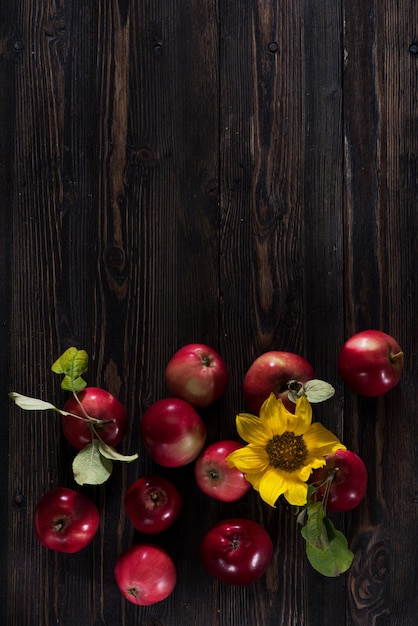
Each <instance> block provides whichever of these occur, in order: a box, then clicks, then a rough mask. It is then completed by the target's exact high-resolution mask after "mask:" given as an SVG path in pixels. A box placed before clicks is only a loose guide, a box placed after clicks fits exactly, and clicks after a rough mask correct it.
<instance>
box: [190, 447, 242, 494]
mask: <svg viewBox="0 0 418 626" xmlns="http://www.w3.org/2000/svg"><path fill="white" fill-rule="evenodd" d="M242 447H243V444H241V443H238V442H237V441H230V440H222V441H217V442H215V443H212V444H211V445H209V446H208V447H207V448H206V449H205V450H204V451H203V452H202V453H201V454H200V456H199V457H198V459H197V460H196V462H195V466H194V475H195V479H196V482H197V484H198V486H199V487H200V489H201V490H202V491H203V492H204V493H205V494H206V495H208V496H211V497H212V498H215V499H217V500H221V501H222V502H235V501H236V500H239V499H240V498H242V497H243V496H244V495H245V494H246V493H247V492H248V490H249V489H250V487H251V484H250V483H249V482H248V481H247V480H246V478H245V474H243V473H242V472H240V471H239V470H238V469H237V468H236V467H229V466H228V464H227V462H226V460H225V459H226V457H227V456H228V455H229V454H231V453H232V452H234V450H238V448H242Z"/></svg>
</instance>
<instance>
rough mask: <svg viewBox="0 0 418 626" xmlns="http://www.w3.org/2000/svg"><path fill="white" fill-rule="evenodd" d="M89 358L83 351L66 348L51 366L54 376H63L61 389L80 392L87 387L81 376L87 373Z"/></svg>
mask: <svg viewBox="0 0 418 626" xmlns="http://www.w3.org/2000/svg"><path fill="white" fill-rule="evenodd" d="M88 361H89V357H88V354H87V352H86V351H85V350H78V349H77V348H74V347H73V348H68V350H66V351H65V352H64V353H63V354H62V355H61V356H60V357H59V358H58V359H57V360H56V361H55V363H54V364H53V365H52V367H51V370H52V371H53V372H54V373H55V374H64V378H63V380H62V381H61V388H62V389H64V390H65V391H73V392H77V391H81V390H82V389H84V388H85V387H86V386H87V383H86V381H85V380H84V379H83V378H82V374H84V373H85V372H87V368H88Z"/></svg>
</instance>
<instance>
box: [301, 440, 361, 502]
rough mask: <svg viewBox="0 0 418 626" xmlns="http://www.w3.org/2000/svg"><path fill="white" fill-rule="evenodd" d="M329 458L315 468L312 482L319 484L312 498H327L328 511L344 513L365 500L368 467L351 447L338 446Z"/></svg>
mask: <svg viewBox="0 0 418 626" xmlns="http://www.w3.org/2000/svg"><path fill="white" fill-rule="evenodd" d="M325 458H326V465H324V466H323V467H320V468H318V469H316V470H314V471H313V472H312V474H311V476H310V478H309V483H310V484H311V485H314V486H316V487H317V490H316V491H315V492H314V494H313V496H312V500H315V501H317V502H324V505H325V508H326V510H327V511H330V512H335V513H343V512H344V511H350V510H351V509H354V508H355V507H356V506H357V505H358V504H360V502H361V501H362V500H363V498H364V495H365V493H366V487H367V470H366V466H365V465H364V462H363V460H362V459H361V458H360V457H359V456H357V454H355V453H354V452H352V451H351V450H337V451H336V452H333V453H332V454H329V455H328V456H327V457H325Z"/></svg>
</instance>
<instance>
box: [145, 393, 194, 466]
mask: <svg viewBox="0 0 418 626" xmlns="http://www.w3.org/2000/svg"><path fill="white" fill-rule="evenodd" d="M139 428H140V437H141V440H142V442H143V444H144V445H145V448H146V450H147V451H148V454H149V455H150V456H151V458H152V459H153V460H154V461H155V462H156V463H158V464H159V465H163V466H164V467H180V466H182V465H187V464H188V463H191V462H192V461H194V460H195V459H196V458H197V456H198V455H199V454H200V452H201V450H202V448H203V446H204V444H205V440H206V426H205V424H204V423H203V421H202V419H201V417H200V415H199V414H198V413H197V411H196V410H195V409H194V408H193V407H192V406H191V404H189V403H188V402H186V401H185V400H182V399H181V398H164V399H162V400H157V402H154V404H152V405H151V406H150V407H148V409H147V410H146V411H145V412H144V414H143V416H142V419H141V422H140V426H139Z"/></svg>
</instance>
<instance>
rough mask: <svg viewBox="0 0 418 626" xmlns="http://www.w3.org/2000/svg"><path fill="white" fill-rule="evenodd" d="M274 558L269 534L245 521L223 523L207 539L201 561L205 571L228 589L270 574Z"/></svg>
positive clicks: (255, 523) (257, 525)
mask: <svg viewBox="0 0 418 626" xmlns="http://www.w3.org/2000/svg"><path fill="white" fill-rule="evenodd" d="M272 556H273V542H272V540H271V538H270V535H269V534H268V532H267V531H266V530H265V529H264V528H263V527H262V526H260V524H257V522H254V521H253V520H249V519H244V518H233V519H228V520H222V521H220V522H218V523H217V524H215V526H213V527H212V528H211V529H210V530H209V531H208V532H207V533H206V535H205V536H204V538H203V541H202V542H201V545H200V558H201V561H202V563H203V566H204V567H205V568H206V570H207V571H208V572H209V574H211V575H212V576H214V577H215V578H217V579H218V580H220V581H221V582H223V583H225V584H228V585H250V584H251V583H254V582H255V581H256V580H258V579H259V578H260V577H261V576H262V575H263V574H264V573H265V571H266V570H267V568H268V566H269V564H270V561H271V558H272Z"/></svg>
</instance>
